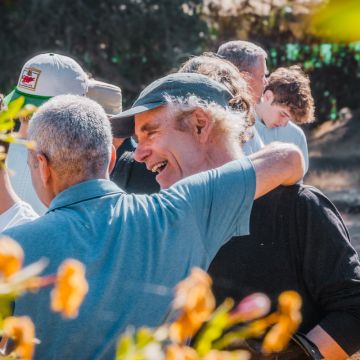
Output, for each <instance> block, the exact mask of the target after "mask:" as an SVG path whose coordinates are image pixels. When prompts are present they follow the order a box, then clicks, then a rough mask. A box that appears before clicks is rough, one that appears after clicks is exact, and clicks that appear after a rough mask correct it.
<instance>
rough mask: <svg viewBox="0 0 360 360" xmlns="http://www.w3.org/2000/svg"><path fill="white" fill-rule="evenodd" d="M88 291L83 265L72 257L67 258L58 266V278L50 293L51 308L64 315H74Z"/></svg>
mask: <svg viewBox="0 0 360 360" xmlns="http://www.w3.org/2000/svg"><path fill="white" fill-rule="evenodd" d="M87 292H88V284H87V281H86V279H85V267H84V265H83V264H82V263H80V262H79V261H77V260H74V259H68V260H65V261H64V262H63V264H62V265H61V266H60V267H59V271H58V279H57V283H56V286H55V288H54V289H53V291H52V293H51V308H52V310H53V311H58V312H62V313H63V315H64V316H66V317H68V318H70V317H76V316H77V314H78V310H79V307H80V305H81V303H82V301H83V299H84V297H85V295H86V293H87Z"/></svg>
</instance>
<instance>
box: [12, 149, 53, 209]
mask: <svg viewBox="0 0 360 360" xmlns="http://www.w3.org/2000/svg"><path fill="white" fill-rule="evenodd" d="M6 165H7V167H8V169H9V170H10V173H13V175H10V176H9V178H10V182H11V185H12V187H13V188H14V190H15V192H16V194H17V195H18V196H19V197H20V199H22V200H24V201H25V202H27V203H28V204H30V205H31V207H32V208H33V209H34V210H35V211H36V213H38V214H39V215H43V214H44V213H45V212H46V210H47V208H46V207H45V206H44V204H43V203H42V202H41V201H40V200H39V198H38V197H37V195H36V192H35V189H34V187H33V185H32V182H31V175H30V169H29V167H28V164H27V149H26V147H25V146H23V145H20V144H11V145H10V147H9V151H8V155H7V157H6Z"/></svg>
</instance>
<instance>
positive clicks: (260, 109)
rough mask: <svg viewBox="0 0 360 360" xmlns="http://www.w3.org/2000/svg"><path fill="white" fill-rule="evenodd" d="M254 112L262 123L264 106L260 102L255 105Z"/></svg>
mask: <svg viewBox="0 0 360 360" xmlns="http://www.w3.org/2000/svg"><path fill="white" fill-rule="evenodd" d="M255 113H256V117H257V118H259V120H260V121H261V122H262V123H263V124H264V121H263V120H262V119H263V114H264V108H263V105H262V103H259V104H256V105H255Z"/></svg>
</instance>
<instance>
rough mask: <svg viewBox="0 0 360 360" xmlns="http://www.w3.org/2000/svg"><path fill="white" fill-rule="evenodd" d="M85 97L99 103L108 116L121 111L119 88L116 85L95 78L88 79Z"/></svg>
mask: <svg viewBox="0 0 360 360" xmlns="http://www.w3.org/2000/svg"><path fill="white" fill-rule="evenodd" d="M86 97H88V98H89V99H92V100H94V101H96V102H97V103H99V104H100V105H101V106H102V107H103V108H104V110H105V112H106V114H107V115H108V116H112V115H115V114H118V113H119V112H121V109H122V104H121V103H122V96H121V89H120V88H119V87H118V86H116V85H113V84H108V83H105V82H102V81H99V80H95V79H89V86H88V91H87V93H86Z"/></svg>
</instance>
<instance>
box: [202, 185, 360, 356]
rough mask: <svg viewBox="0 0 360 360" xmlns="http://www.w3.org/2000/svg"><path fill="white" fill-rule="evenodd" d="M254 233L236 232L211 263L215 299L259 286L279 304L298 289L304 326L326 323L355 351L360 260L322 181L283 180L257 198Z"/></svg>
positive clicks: (359, 343) (359, 344)
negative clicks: (285, 293)
mask: <svg viewBox="0 0 360 360" xmlns="http://www.w3.org/2000/svg"><path fill="white" fill-rule="evenodd" d="M250 234H251V235H249V236H242V237H238V238H233V239H231V240H230V242H228V243H227V244H225V245H224V246H223V247H222V248H221V249H220V251H219V253H218V254H217V255H216V257H215V259H214V260H213V262H212V264H211V265H210V268H209V273H210V275H211V276H212V277H213V280H214V293H215V296H216V299H217V302H218V303H221V302H222V301H223V300H224V299H225V298H226V297H232V298H234V299H236V300H240V299H242V298H243V297H244V296H246V295H248V294H251V293H254V292H258V291H260V292H263V293H265V294H267V295H268V296H269V297H270V298H271V300H272V302H273V304H276V299H277V297H278V295H279V294H280V293H281V292H282V291H284V290H289V289H292V290H296V291H297V292H299V294H300V295H301V296H302V299H303V309H302V314H303V322H302V324H301V325H300V329H299V331H300V332H303V333H305V334H306V333H309V332H311V331H312V329H317V328H318V326H320V327H321V328H322V329H323V330H325V331H326V333H327V334H329V335H330V336H331V337H332V338H333V339H335V340H336V342H337V343H338V345H340V347H341V348H342V349H343V350H344V351H345V352H346V353H347V354H349V355H350V354H352V353H354V352H356V351H357V350H358V349H359V348H360V264H359V259H358V256H357V254H356V251H355V250H354V248H353V247H352V246H351V244H350V238H349V234H348V231H347V229H346V227H345V225H344V222H343V220H342V218H341V216H340V214H339V212H338V211H337V209H336V208H335V206H334V205H333V204H332V203H331V202H330V201H329V200H328V199H327V198H326V197H325V196H324V195H323V194H322V193H321V192H320V191H319V190H317V189H316V188H313V187H310V186H305V185H293V186H291V187H279V188H278V189H275V190H273V191H271V192H270V193H268V194H267V195H265V196H263V197H262V198H260V199H258V200H256V201H255V202H254V205H253V209H252V212H251V218H250ZM313 331H317V330H313ZM323 352H324V351H323ZM324 355H325V354H324ZM336 358H337V359H340V357H336ZM326 359H328V357H326Z"/></svg>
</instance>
